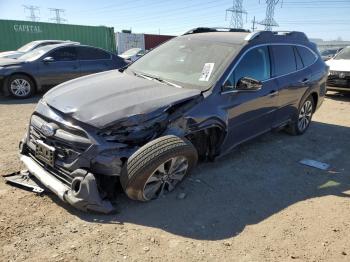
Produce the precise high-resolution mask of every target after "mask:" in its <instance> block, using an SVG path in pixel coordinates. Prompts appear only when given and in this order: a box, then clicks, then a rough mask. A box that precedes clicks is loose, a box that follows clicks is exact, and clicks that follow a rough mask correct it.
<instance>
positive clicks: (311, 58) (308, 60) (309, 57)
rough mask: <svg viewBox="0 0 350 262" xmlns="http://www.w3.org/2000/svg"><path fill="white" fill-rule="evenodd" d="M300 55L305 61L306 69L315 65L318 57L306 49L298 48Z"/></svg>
mask: <svg viewBox="0 0 350 262" xmlns="http://www.w3.org/2000/svg"><path fill="white" fill-rule="evenodd" d="M297 50H298V53H299V54H300V56H301V59H302V60H303V64H304V66H305V67H307V66H310V65H312V64H313V63H315V61H316V59H317V57H316V56H315V55H314V54H313V53H312V52H311V51H310V50H309V49H308V48H306V47H302V46H297Z"/></svg>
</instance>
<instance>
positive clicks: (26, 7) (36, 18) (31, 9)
mask: <svg viewBox="0 0 350 262" xmlns="http://www.w3.org/2000/svg"><path fill="white" fill-rule="evenodd" d="M23 7H24V12H25V11H26V10H28V11H29V13H30V15H29V16H27V18H29V19H30V21H32V22H37V21H39V20H40V17H39V16H37V15H36V14H35V12H39V13H40V9H39V7H37V6H34V5H23Z"/></svg>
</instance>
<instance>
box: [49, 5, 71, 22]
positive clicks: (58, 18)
mask: <svg viewBox="0 0 350 262" xmlns="http://www.w3.org/2000/svg"><path fill="white" fill-rule="evenodd" d="M49 10H50V12H51V13H52V12H53V13H54V15H55V16H54V17H51V18H50V19H49V20H51V21H55V22H56V23H57V24H62V22H66V21H67V19H65V18H63V17H62V15H63V14H64V12H65V11H66V10H64V9H59V8H49Z"/></svg>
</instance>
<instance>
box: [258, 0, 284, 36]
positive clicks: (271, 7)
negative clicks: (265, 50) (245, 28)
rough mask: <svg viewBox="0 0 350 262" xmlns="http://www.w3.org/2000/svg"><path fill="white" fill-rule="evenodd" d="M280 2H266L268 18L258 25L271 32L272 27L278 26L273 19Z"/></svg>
mask: <svg viewBox="0 0 350 262" xmlns="http://www.w3.org/2000/svg"><path fill="white" fill-rule="evenodd" d="M279 2H280V0H266V4H267V6H266V17H265V19H264V20H262V21H261V22H259V23H258V24H260V25H264V26H265V30H266V31H271V30H272V27H274V26H278V24H277V22H276V21H275V19H274V18H273V17H274V14H275V7H276V5H277V4H278V3H279ZM282 3H283V0H282Z"/></svg>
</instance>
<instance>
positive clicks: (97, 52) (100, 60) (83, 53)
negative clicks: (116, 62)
mask: <svg viewBox="0 0 350 262" xmlns="http://www.w3.org/2000/svg"><path fill="white" fill-rule="evenodd" d="M77 50H78V60H79V65H80V74H81V75H82V76H83V75H89V74H94V73H98V72H102V71H107V70H111V69H114V68H115V67H114V66H113V60H112V55H111V54H110V53H108V52H106V51H104V50H102V49H99V48H94V47H87V46H78V47H77Z"/></svg>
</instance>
